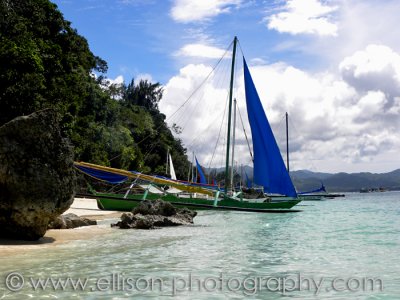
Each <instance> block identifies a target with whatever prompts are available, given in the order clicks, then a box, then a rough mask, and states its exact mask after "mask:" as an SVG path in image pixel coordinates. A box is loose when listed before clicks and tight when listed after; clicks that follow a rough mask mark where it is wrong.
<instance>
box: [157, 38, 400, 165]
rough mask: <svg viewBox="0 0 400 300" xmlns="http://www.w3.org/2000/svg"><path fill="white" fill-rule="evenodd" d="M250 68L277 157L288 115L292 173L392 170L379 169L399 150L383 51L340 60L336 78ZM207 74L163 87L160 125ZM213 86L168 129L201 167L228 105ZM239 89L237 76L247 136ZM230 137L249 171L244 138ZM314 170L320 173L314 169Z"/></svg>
mask: <svg viewBox="0 0 400 300" xmlns="http://www.w3.org/2000/svg"><path fill="white" fill-rule="evenodd" d="M382 54H384V55H383V56H382ZM255 61H256V62H257V64H256V65H251V66H250V71H251V73H252V76H253V80H254V82H255V85H256V87H257V90H258V93H259V95H260V98H261V101H262V103H263V106H264V109H265V111H266V114H267V117H268V119H269V121H270V123H271V126H272V128H273V130H274V132H275V136H276V138H277V140H278V144H279V145H280V146H281V149H282V151H284V149H285V130H284V128H285V127H284V114H285V112H286V111H287V112H289V116H290V127H291V128H290V144H291V161H292V163H291V165H292V166H293V168H294V169H312V168H313V167H314V169H316V170H317V171H323V170H329V171H341V170H343V169H347V170H351V171H355V172H356V171H366V170H367V171H368V170H369V169H368V165H369V166H371V169H370V170H371V171H372V170H377V168H378V167H377V165H376V163H375V162H376V161H378V158H379V161H380V164H379V168H380V169H382V170H386V171H387V170H390V169H393V168H395V166H392V165H391V163H390V161H386V162H383V161H382V156H383V155H387V157H390V155H392V156H394V155H395V152H396V151H394V150H393V149H398V148H399V147H400V140H399V134H398V132H399V131H400V121H399V120H398V113H399V112H400V90H399V88H398V87H399V72H400V68H399V65H398V62H399V54H397V53H396V52H394V51H393V50H392V49H390V48H388V47H384V46H377V45H369V46H367V47H366V48H365V49H364V50H362V51H358V52H355V53H354V54H353V55H351V56H348V57H346V58H344V59H343V60H342V62H341V63H340V64H339V65H338V72H337V73H333V72H322V73H311V72H306V71H303V70H300V69H298V68H295V67H293V66H291V65H288V64H285V63H283V62H281V63H275V64H265V63H264V64H261V61H260V60H255ZM210 71H211V67H209V66H206V65H201V64H199V65H188V66H186V67H184V68H182V69H181V70H180V73H179V74H177V75H176V76H174V77H173V78H172V79H171V80H170V81H169V82H168V83H167V85H166V86H165V95H164V98H163V100H162V101H161V103H160V108H161V109H162V111H163V112H164V113H166V115H167V117H168V116H171V114H172V112H174V111H175V110H176V109H178V108H179V106H180V105H181V104H182V103H183V102H184V101H185V99H187V98H188V97H189V96H190V95H191V93H192V92H193V90H194V89H195V88H196V87H198V85H199V84H200V83H201V82H202V81H203V80H204V79H205V78H206V77H207V75H208V74H209V72H210ZM371 76H372V77H371ZM371 78H374V79H375V80H372V79H371ZM376 79H379V80H376ZM217 82H218V81H217V80H215V79H214V80H212V81H211V82H208V83H207V84H206V85H205V91H203V92H202V97H201V99H200V98H199V99H200V100H198V101H196V100H193V102H191V101H189V102H187V103H186V104H185V106H187V107H185V108H184V110H183V109H181V110H182V111H183V113H182V112H180V113H179V115H178V114H176V115H175V116H174V118H173V120H170V121H169V122H170V124H172V123H177V124H178V125H181V124H180V122H182V123H183V124H184V131H183V133H182V135H181V136H180V138H182V140H183V141H184V143H185V145H186V146H188V148H189V150H190V151H191V150H195V151H196V154H197V156H198V157H199V158H200V159H201V160H203V161H207V162H208V161H209V159H210V157H211V154H212V152H213V150H214V145H215V142H216V139H217V135H218V130H219V126H220V124H221V120H222V117H223V110H224V107H225V103H226V99H227V90H226V89H222V88H217V85H216V83H217ZM241 82H242V78H241V76H240V75H239V77H238V78H237V90H238V91H237V92H236V94H235V97H237V99H238V103H239V107H240V110H241V112H242V116H243V117H244V119H245V123H246V125H245V126H246V131H247V133H248V134H249V133H250V129H249V127H248V125H247V121H246V120H247V116H246V111H245V107H244V101H243V100H244V98H243V97H244V86H243V83H241ZM188 119H189V120H188ZM210 122H211V123H213V125H212V126H211V127H209V124H210ZM237 128H241V125H238V127H237ZM237 132H238V133H237V137H238V144H239V147H238V149H237V152H236V153H237V160H238V163H243V164H249V163H250V160H249V159H248V158H249V155H248V150H247V146H246V142H245V138H244V135H243V133H242V130H241V129H240V130H238V131H237ZM223 138H224V137H223ZM223 155H224V153H223V151H221V154H220V156H218V158H217V159H215V163H217V164H218V162H223V160H222V156H223ZM240 160H242V161H240ZM319 162H323V165H322V166H318V163H319ZM361 164H363V165H362V166H361ZM366 164H367V165H366ZM221 165H222V164H221ZM221 165H219V166H221ZM357 166H358V167H357Z"/></svg>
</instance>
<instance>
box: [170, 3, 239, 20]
mask: <svg viewBox="0 0 400 300" xmlns="http://www.w3.org/2000/svg"><path fill="white" fill-rule="evenodd" d="M241 2H242V0H201V1H192V0H175V1H174V4H173V7H172V9H171V17H172V18H173V19H174V20H175V21H177V22H181V23H189V22H198V21H204V20H208V19H210V18H212V17H215V16H217V15H220V14H223V13H229V11H230V10H231V9H232V7H235V6H238V5H240V3H241Z"/></svg>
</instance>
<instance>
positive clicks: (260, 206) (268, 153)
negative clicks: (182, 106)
mask: <svg viewBox="0 0 400 300" xmlns="http://www.w3.org/2000/svg"><path fill="white" fill-rule="evenodd" d="M236 45H237V38H236V37H235V38H234V41H233V54H232V68H231V83H230V93H229V115H228V130H227V131H228V137H227V148H226V149H227V155H226V168H225V185H224V189H223V190H222V189H220V188H219V187H218V186H215V185H208V184H205V183H204V181H205V179H204V174H203V177H201V182H200V183H193V182H184V181H179V180H174V179H169V178H162V177H161V176H150V175H145V174H140V173H138V172H135V173H131V172H129V171H123V170H118V169H112V168H105V167H101V166H96V165H90V167H91V168H94V169H95V170H97V171H100V172H108V173H110V174H108V175H107V176H111V174H116V175H122V174H124V175H125V176H126V177H129V178H133V179H139V178H140V179H141V180H147V181H149V182H151V183H154V184H159V185H167V186H172V187H174V188H176V189H178V190H181V191H186V192H189V194H186V195H185V196H181V195H180V194H179V193H177V194H175V195H172V194H166V195H164V196H162V197H161V198H162V199H164V200H166V201H169V202H171V203H173V204H175V205H178V206H188V207H192V208H198V209H228V210H245V211H259V212H279V210H284V211H282V212H290V211H295V210H287V209H290V208H292V207H293V206H295V205H296V204H298V203H299V202H300V201H301V199H299V198H298V197H297V193H296V190H295V188H294V185H293V182H292V180H291V178H290V176H289V173H288V171H287V169H286V166H285V163H284V162H283V159H282V156H281V154H280V151H279V148H278V145H277V143H276V140H275V137H274V135H273V132H272V129H271V126H270V125H269V122H268V119H267V117H266V114H265V112H264V109H263V106H262V104H261V101H260V98H259V96H258V94H257V90H256V88H255V85H254V83H253V80H252V78H251V75H250V71H249V69H248V67H247V63H246V60H245V59H244V57H243V67H244V81H245V94H246V104H247V113H248V118H249V122H250V127H251V133H252V141H253V151H254V160H253V163H254V176H253V181H254V182H255V183H256V184H257V185H259V186H262V187H263V188H264V191H265V192H267V193H269V194H279V195H281V196H280V197H281V199H282V201H279V202H271V200H270V198H269V197H266V198H263V199H245V198H243V197H242V196H241V192H239V193H235V192H233V191H231V190H230V189H229V185H230V180H229V179H230V178H229V162H230V138H231V133H230V129H231V121H230V120H231V111H232V94H233V93H232V89H233V78H234V67H235V55H236ZM171 162H172V161H171ZM196 165H197V166H198V168H199V164H198V162H197V159H196ZM76 166H77V167H78V168H80V169H81V167H82V166H84V167H89V166H88V164H85V163H76ZM199 169H200V170H201V168H199ZM200 170H199V171H200ZM121 171H122V172H121ZM92 176H93V173H92ZM200 176H202V174H201V173H200ZM193 193H199V194H202V195H204V194H206V195H209V197H205V196H202V197H201V196H200V198H197V197H194V196H193ZM125 196H126V197H125V199H121V197H120V196H118V195H110V194H96V197H97V198H98V204H99V207H100V208H102V209H110V210H131V209H132V208H133V207H134V206H136V205H137V203H138V201H140V200H142V199H146V198H147V199H148V198H149V197H151V196H149V194H148V193H147V194H143V195H138V196H134V195H125ZM158 197H159V196H158ZM286 210H287V211H286Z"/></svg>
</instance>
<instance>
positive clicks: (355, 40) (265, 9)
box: [54, 0, 400, 172]
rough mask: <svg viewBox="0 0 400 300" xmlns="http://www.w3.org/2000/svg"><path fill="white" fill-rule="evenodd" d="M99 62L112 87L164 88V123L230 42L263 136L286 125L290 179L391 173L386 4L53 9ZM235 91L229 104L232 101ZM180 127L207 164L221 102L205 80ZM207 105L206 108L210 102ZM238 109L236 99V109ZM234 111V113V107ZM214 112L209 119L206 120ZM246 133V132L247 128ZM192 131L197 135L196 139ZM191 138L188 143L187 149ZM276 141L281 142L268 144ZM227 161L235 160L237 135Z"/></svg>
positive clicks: (395, 54) (214, 0) (100, 4)
mask: <svg viewBox="0 0 400 300" xmlns="http://www.w3.org/2000/svg"><path fill="white" fill-rule="evenodd" d="M54 3H56V4H57V5H58V7H59V9H60V10H61V12H62V13H63V14H64V17H65V18H66V19H67V20H69V21H71V22H72V26H73V27H74V28H76V29H77V30H78V32H79V33H80V34H81V35H83V36H84V37H86V39H87V40H88V42H89V45H90V48H91V50H92V52H93V53H94V54H95V55H98V56H100V57H101V58H103V59H105V60H106V61H107V62H108V66H109V71H108V73H107V76H108V77H109V78H110V80H116V82H121V80H124V81H126V82H127V81H130V80H131V79H132V78H135V79H140V78H145V79H149V80H152V81H155V82H160V83H161V84H162V85H163V86H164V98H163V100H162V101H161V103H160V109H161V110H162V112H164V113H165V114H166V115H167V117H169V116H171V115H172V113H173V112H174V111H176V109H177V108H178V107H179V106H180V105H181V104H182V103H183V102H184V101H185V99H187V97H188V96H189V95H190V93H191V91H193V89H194V88H195V87H196V84H199V83H200V82H202V80H203V79H204V78H205V77H206V76H207V74H208V72H209V71H210V69H211V68H212V66H214V65H215V63H216V61H217V59H218V57H220V55H221V53H223V52H224V50H225V49H226V48H227V46H228V45H229V44H230V42H231V41H232V39H233V36H234V35H237V36H238V38H239V41H240V45H241V47H242V49H243V51H244V54H245V56H246V59H247V62H248V63H249V67H250V70H251V72H252V75H253V78H254V81H255V84H256V86H257V89H258V92H259V94H260V97H261V100H262V102H263V105H264V109H265V110H266V112H267V115H268V118H269V120H270V123H271V125H272V127H273V129H274V130H275V131H277V132H278V134H277V133H275V135H280V133H279V130H281V122H282V116H283V115H284V113H285V112H286V111H288V112H289V114H290V116H291V123H292V124H293V127H294V130H292V131H291V132H292V133H291V137H290V138H291V144H292V147H291V149H292V151H291V157H292V163H291V165H292V167H293V169H311V170H314V171H326V172H339V171H345V172H360V171H370V172H387V171H391V170H394V169H396V168H400V158H399V155H398V149H400V136H399V132H400V121H399V120H400V118H399V114H400V43H398V36H399V34H400V32H399V31H400V29H399V28H400V27H399V26H398V16H397V12H399V11H400V3H399V1H395V0H386V1H381V0H379V1H378V0H362V1H361V0H329V1H328V0H326V1H323V0H288V1H285V0H269V1H251V0H250V1H244V0H201V1H193V0H171V1H161V0H147V1H146V0H80V1H74V0H56V1H54ZM240 88H242V87H241V86H240V84H238V90H239V92H238V96H240V95H241V93H242V92H240ZM204 89H205V91H204V92H203V95H207V96H208V98H207V99H202V100H198V101H202V102H201V106H202V108H203V109H202V110H201V111H200V110H199V109H198V108H199V104H198V103H196V102H195V101H192V102H190V103H188V106H190V105H192V108H190V107H189V108H188V109H187V111H195V109H196V112H197V114H196V115H195V116H193V115H191V114H187V115H184V114H182V115H181V116H180V117H179V118H178V119H177V118H175V119H173V120H172V119H171V120H170V121H169V122H170V123H171V124H172V123H177V124H178V125H182V124H188V120H187V118H188V115H190V116H189V117H190V124H191V126H186V125H185V126H183V127H185V128H184V132H183V133H182V134H181V135H180V138H181V139H182V140H183V142H184V144H185V145H186V146H187V147H188V150H189V151H190V152H191V151H195V152H196V153H197V156H198V157H199V158H200V160H201V161H210V159H211V158H210V155H211V154H210V153H211V152H212V149H213V147H214V145H213V142H212V141H213V140H215V134H212V133H211V130H209V129H208V127H207V125H206V124H207V123H208V122H210V121H212V120H215V119H218V115H217V114H216V112H215V111H216V110H217V108H218V107H223V106H224V105H221V104H223V101H224V100H218V101H220V102H218V101H217V100H216V99H217V98H218V97H222V98H223V99H224V97H225V96H224V93H223V92H222V88H221V86H219V85H217V84H216V81H214V82H211V83H209V84H208V85H207V86H205V88H204ZM216 101H217V102H216ZM238 101H239V100H238ZM240 106H241V104H239V107H240ZM214 112H215V113H214ZM248 130H249V129H248ZM200 133H201V134H200ZM194 136H201V137H199V138H198V141H197V144H196V142H193V137H194ZM277 138H278V140H282V138H281V137H277ZM238 140H239V141H238V144H239V150H238V154H239V155H238V161H237V163H238V164H241V163H244V164H245V163H246V161H239V157H241V156H243V157H245V156H246V155H245V151H246V147H247V146H246V145H245V144H244V142H243V141H244V139H243V136H240V134H239V136H238Z"/></svg>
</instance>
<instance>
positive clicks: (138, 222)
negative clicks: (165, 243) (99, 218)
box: [111, 199, 197, 229]
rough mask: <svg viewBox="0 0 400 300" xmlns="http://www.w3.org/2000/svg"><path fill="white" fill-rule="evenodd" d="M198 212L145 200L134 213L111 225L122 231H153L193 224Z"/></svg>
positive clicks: (163, 202)
mask: <svg viewBox="0 0 400 300" xmlns="http://www.w3.org/2000/svg"><path fill="white" fill-rule="evenodd" d="M196 215H197V212H195V211H191V210H189V209H187V208H183V209H176V208H175V207H174V206H173V205H172V204H171V203H169V202H166V201H163V200H161V199H157V200H144V201H142V202H140V204H139V205H138V206H137V207H135V208H134V209H133V211H132V213H124V214H122V216H121V221H119V222H117V223H116V224H111V226H112V227H119V228H122V229H129V228H136V229H153V228H156V227H166V226H179V225H189V224H193V218H194V217H195V216H196Z"/></svg>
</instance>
